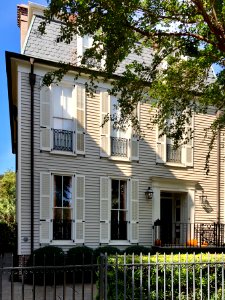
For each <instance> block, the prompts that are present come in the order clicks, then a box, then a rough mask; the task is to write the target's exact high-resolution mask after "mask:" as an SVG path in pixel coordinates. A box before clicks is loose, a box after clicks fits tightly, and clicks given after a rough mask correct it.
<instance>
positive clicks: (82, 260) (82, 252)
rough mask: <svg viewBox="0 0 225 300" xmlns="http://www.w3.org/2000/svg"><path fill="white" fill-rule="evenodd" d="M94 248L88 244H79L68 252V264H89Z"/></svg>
mask: <svg viewBox="0 0 225 300" xmlns="http://www.w3.org/2000/svg"><path fill="white" fill-rule="evenodd" d="M92 256H93V249H92V248H89V247H87V246H77V247H73V248H71V249H69V251H68V252H67V260H66V264H67V265H82V264H84V265H87V264H91V262H92Z"/></svg>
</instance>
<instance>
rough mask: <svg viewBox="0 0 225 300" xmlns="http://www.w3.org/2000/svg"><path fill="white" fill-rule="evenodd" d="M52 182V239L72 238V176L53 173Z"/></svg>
mask: <svg viewBox="0 0 225 300" xmlns="http://www.w3.org/2000/svg"><path fill="white" fill-rule="evenodd" d="M66 178H67V180H68V179H69V185H68V186H69V188H68V186H66ZM53 183H54V185H53V186H54V190H53V207H52V211H53V228H52V235H53V240H72V223H73V212H74V202H75V201H74V200H73V179H72V176H66V175H54V176H53ZM57 185H58V186H57ZM66 189H67V190H66ZM57 194H58V195H57ZM67 195H68V196H67ZM66 200H67V201H66ZM66 212H67V213H66ZM68 212H69V214H68Z"/></svg>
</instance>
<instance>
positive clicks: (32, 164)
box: [29, 58, 36, 253]
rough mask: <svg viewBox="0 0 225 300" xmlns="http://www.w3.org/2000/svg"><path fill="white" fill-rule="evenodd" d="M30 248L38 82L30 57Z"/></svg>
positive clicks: (32, 218)
mask: <svg viewBox="0 0 225 300" xmlns="http://www.w3.org/2000/svg"><path fill="white" fill-rule="evenodd" d="M29 80H30V94H31V98H30V99H31V103H30V118H31V119H30V120H31V124H30V125H31V126H30V145H31V146H30V195H31V202H30V233H31V238H30V250H31V253H33V250H34V85H35V82H36V74H34V59H33V58H30V74H29Z"/></svg>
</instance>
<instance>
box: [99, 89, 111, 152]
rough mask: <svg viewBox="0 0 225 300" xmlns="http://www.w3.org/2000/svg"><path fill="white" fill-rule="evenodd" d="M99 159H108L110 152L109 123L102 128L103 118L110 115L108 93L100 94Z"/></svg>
mask: <svg viewBox="0 0 225 300" xmlns="http://www.w3.org/2000/svg"><path fill="white" fill-rule="evenodd" d="M100 102H101V104H100V110H101V117H100V134H101V136H100V157H108V156H109V152H110V150H109V149H110V148H109V147H110V121H108V122H106V123H105V124H104V126H102V124H103V122H104V119H105V117H106V116H107V115H108V114H109V113H110V103H109V94H108V92H101V94H100Z"/></svg>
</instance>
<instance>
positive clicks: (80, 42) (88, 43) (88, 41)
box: [77, 34, 104, 69]
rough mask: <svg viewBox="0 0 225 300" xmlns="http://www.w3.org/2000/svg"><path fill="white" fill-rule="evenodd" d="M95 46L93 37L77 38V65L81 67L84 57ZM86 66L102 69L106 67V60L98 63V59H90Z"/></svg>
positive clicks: (87, 60)
mask: <svg viewBox="0 0 225 300" xmlns="http://www.w3.org/2000/svg"><path fill="white" fill-rule="evenodd" d="M92 45H93V37H92V36H91V35H88V34H86V35H84V36H79V35H78V36H77V64H78V65H80V64H81V61H82V58H83V55H84V53H85V51H86V50H87V49H90V48H91V47H92ZM85 64H86V65H87V66H88V67H91V68H94V69H96V68H101V67H103V66H104V59H102V60H101V61H98V60H97V59H96V58H94V57H93V58H92V57H89V58H87V59H86V61H85Z"/></svg>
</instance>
